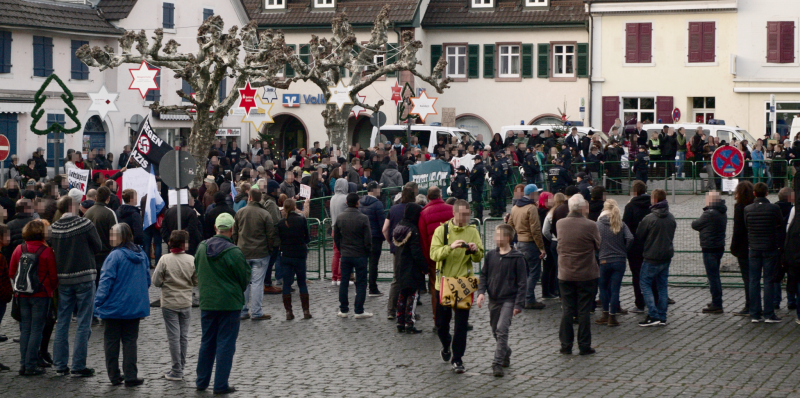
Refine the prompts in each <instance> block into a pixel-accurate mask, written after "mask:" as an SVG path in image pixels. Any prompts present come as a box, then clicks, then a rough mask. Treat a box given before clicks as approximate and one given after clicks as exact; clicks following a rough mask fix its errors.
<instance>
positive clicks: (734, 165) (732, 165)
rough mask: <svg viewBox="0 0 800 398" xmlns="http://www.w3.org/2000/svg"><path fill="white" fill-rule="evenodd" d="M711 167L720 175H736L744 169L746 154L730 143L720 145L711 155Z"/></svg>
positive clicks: (726, 176)
mask: <svg viewBox="0 0 800 398" xmlns="http://www.w3.org/2000/svg"><path fill="white" fill-rule="evenodd" d="M711 168H713V169H714V172H715V173H717V174H718V175H719V176H720V177H725V178H732V177H736V176H737V175H739V173H741V172H742V170H743V169H744V154H742V151H740V150H739V149H737V148H736V147H733V146H730V145H726V146H722V147H719V148H717V150H716V151H714V154H713V155H711Z"/></svg>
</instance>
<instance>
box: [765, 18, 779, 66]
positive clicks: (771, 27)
mask: <svg viewBox="0 0 800 398" xmlns="http://www.w3.org/2000/svg"><path fill="white" fill-rule="evenodd" d="M780 38H781V23H780V22H767V62H771V63H778V62H781V55H780Z"/></svg>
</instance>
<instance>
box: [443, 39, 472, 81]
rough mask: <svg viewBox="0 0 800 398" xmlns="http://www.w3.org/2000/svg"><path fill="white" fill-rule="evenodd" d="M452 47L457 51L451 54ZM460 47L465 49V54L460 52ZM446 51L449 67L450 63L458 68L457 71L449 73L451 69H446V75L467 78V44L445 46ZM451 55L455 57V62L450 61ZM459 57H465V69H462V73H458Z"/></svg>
mask: <svg viewBox="0 0 800 398" xmlns="http://www.w3.org/2000/svg"><path fill="white" fill-rule="evenodd" d="M450 49H453V50H454V51H455V52H454V53H453V54H450ZM459 49H464V53H463V54H459V53H458V50H459ZM444 52H445V59H446V60H447V66H448V68H449V67H450V65H454V66H455V68H456V73H449V72H450V71H449V70H447V71H445V72H446V73H445V75H446V76H447V77H452V78H466V77H467V46H463V45H454V46H447V47H445V50H444ZM450 57H453V62H450ZM459 58H464V69H463V70H462V71H461V73H458V72H459V71H458V60H459Z"/></svg>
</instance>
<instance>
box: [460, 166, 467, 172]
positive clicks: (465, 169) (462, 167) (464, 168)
mask: <svg viewBox="0 0 800 398" xmlns="http://www.w3.org/2000/svg"><path fill="white" fill-rule="evenodd" d="M458 171H467V168H466V167H464V166H463V165H461V166H458Z"/></svg>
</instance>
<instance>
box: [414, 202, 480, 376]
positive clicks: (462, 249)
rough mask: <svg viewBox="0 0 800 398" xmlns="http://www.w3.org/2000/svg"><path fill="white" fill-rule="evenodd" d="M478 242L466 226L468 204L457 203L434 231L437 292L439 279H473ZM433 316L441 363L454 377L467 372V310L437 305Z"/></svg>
mask: <svg viewBox="0 0 800 398" xmlns="http://www.w3.org/2000/svg"><path fill="white" fill-rule="evenodd" d="M423 213H424V210H423ZM421 223H422V220H421V219H420V224H421ZM481 242H482V240H481V235H480V233H479V232H478V229H477V228H475V226H474V225H471V224H469V202H467V201H466V200H456V202H455V203H454V204H453V218H452V219H451V220H449V221H447V222H446V223H445V224H443V225H441V226H439V227H437V228H436V230H435V231H434V233H433V238H432V240H431V248H430V256H431V260H433V261H436V274H435V275H436V285H435V290H436V291H437V292H438V291H439V290H440V289H441V279H440V278H441V277H448V278H459V277H467V276H472V266H473V265H472V263H477V262H480V261H481V259H482V258H483V244H482V243H481ZM437 295H438V293H437ZM454 313H455V316H453V314H454ZM435 316H436V326H437V332H438V335H439V341H440V342H441V343H442V350H441V353H440V354H441V356H442V360H443V361H445V362H450V363H451V364H452V366H453V371H454V372H455V373H464V372H465V371H466V369H465V368H464V362H463V361H462V358H463V356H464V351H466V348H467V327H468V323H469V309H461V308H457V306H456V307H455V308H453V307H445V306H443V305H442V304H441V303H438V304H437V306H436V312H435ZM453 317H454V318H455V321H454V325H453V335H452V337H451V335H450V320H451V319H452V318H453Z"/></svg>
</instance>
